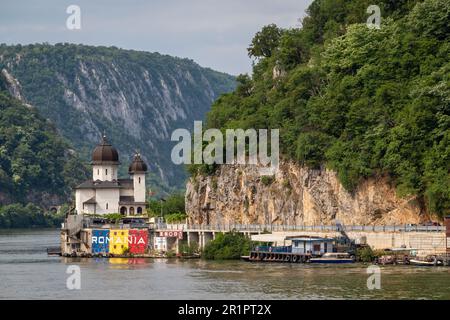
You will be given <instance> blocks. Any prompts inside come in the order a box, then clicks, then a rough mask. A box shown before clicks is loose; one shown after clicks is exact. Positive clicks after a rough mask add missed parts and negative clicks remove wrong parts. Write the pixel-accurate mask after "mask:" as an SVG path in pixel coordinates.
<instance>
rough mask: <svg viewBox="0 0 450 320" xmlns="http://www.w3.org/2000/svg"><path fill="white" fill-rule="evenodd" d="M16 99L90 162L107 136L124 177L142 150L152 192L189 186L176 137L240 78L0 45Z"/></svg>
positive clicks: (179, 64)
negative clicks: (175, 154) (174, 153)
mask: <svg viewBox="0 0 450 320" xmlns="http://www.w3.org/2000/svg"><path fill="white" fill-rule="evenodd" d="M2 69H3V70H4V73H5V72H6V74H7V75H8V76H9V78H10V81H11V82H12V83H13V84H15V85H14V87H15V90H14V92H15V93H16V95H21V96H22V98H23V99H24V100H25V101H27V102H29V103H30V104H32V105H34V106H35V107H36V108H37V109H38V110H39V112H40V113H41V114H42V115H43V116H44V117H45V118H48V119H50V120H51V121H52V122H53V123H54V124H55V125H56V127H57V129H58V131H59V132H60V133H61V134H62V135H63V137H65V138H66V139H67V140H69V141H70V142H71V143H72V144H73V146H74V147H75V149H76V150H77V151H79V152H80V153H81V155H82V156H83V158H84V160H85V162H86V163H87V162H88V161H89V157H90V154H91V152H92V149H93V147H94V146H95V145H96V144H97V143H98V142H99V140H100V137H101V134H102V133H103V132H105V133H106V134H107V135H108V137H109V140H110V142H111V143H112V144H113V145H114V146H116V147H117V148H118V150H119V152H120V156H121V162H122V164H123V165H122V167H121V174H122V175H126V172H127V166H128V164H129V161H130V158H131V156H132V154H133V152H134V151H135V150H136V149H140V152H141V153H142V155H143V157H144V158H145V160H146V162H147V163H148V165H149V168H150V170H149V171H150V185H151V186H152V188H153V190H155V189H158V186H159V189H160V190H161V189H164V190H166V191H168V190H171V189H179V188H182V187H184V181H185V177H186V174H185V172H184V168H183V167H180V166H175V165H173V164H172V162H171V161H170V160H168V159H170V151H171V148H172V145H171V143H170V136H171V133H172V131H173V130H175V129H177V128H186V129H191V128H192V127H193V123H194V120H202V119H204V116H205V113H206V112H207V111H208V110H209V109H210V107H211V104H212V102H213V101H214V100H215V99H216V98H217V97H218V96H219V95H220V94H222V93H225V92H229V91H231V90H233V89H234V87H235V80H234V77H232V76H230V75H227V74H223V73H219V72H215V71H213V70H210V69H207V68H202V67H200V66H199V65H197V64H196V63H194V62H193V61H191V60H188V59H179V58H173V57H170V56H166V55H161V54H158V53H148V52H139V51H132V50H121V49H118V48H115V47H108V48H107V47H91V46H83V45H73V44H56V45H54V46H53V45H48V44H36V45H27V46H21V45H16V46H7V45H0V70H2Z"/></svg>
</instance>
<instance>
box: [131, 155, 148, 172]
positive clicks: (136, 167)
mask: <svg viewBox="0 0 450 320" xmlns="http://www.w3.org/2000/svg"><path fill="white" fill-rule="evenodd" d="M143 172H147V165H146V164H145V162H144V160H142V159H141V155H140V154H139V153H136V154H135V155H134V159H133V162H132V163H131V164H130V166H129V168H128V173H130V174H133V173H143Z"/></svg>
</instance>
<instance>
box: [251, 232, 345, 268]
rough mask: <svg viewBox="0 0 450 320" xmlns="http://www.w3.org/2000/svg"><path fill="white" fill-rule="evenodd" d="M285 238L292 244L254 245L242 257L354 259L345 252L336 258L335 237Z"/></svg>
mask: <svg viewBox="0 0 450 320" xmlns="http://www.w3.org/2000/svg"><path fill="white" fill-rule="evenodd" d="M286 240H287V241H290V242H291V243H292V244H291V245H290V246H256V247H255V248H254V249H253V250H252V251H251V252H250V255H249V256H248V257H243V259H245V260H247V259H248V261H252V262H288V263H309V262H315V263H349V262H353V261H354V259H352V258H351V257H350V255H349V254H346V253H344V254H345V255H346V258H345V259H337V258H338V255H336V254H335V253H334V252H335V250H336V248H335V246H334V242H335V239H332V238H320V237H307V236H298V237H287V238H286ZM330 254H331V255H332V256H331V258H330ZM324 256H327V257H328V259H325V260H324V259H322V257H324ZM320 259H322V260H320ZM344 260H345V261H344ZM328 261H329V262H328Z"/></svg>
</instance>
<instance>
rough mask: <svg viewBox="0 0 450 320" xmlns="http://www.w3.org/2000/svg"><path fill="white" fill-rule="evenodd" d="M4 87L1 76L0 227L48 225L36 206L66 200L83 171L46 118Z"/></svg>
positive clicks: (51, 223) (83, 168)
mask: <svg viewBox="0 0 450 320" xmlns="http://www.w3.org/2000/svg"><path fill="white" fill-rule="evenodd" d="M6 89H7V85H6V82H5V81H4V80H3V79H2V78H0V227H25V226H28V225H30V226H31V225H40V226H50V225H53V224H54V222H53V220H52V219H51V218H48V217H46V216H45V215H44V213H43V212H42V209H39V207H37V206H41V207H45V206H46V205H48V203H49V202H51V200H50V199H58V203H64V202H65V201H69V200H70V195H71V188H72V187H73V186H75V185H76V184H78V183H79V182H80V181H81V180H84V179H85V178H86V177H87V170H86V168H85V167H84V166H82V165H81V166H80V163H81V161H80V159H79V158H78V157H77V155H76V154H75V153H74V152H72V151H71V150H70V148H69V144H68V143H67V142H66V141H64V140H63V139H62V138H61V137H60V136H59V135H58V133H57V131H56V129H55V128H54V126H53V125H52V124H51V123H50V122H49V121H47V120H46V119H44V118H42V117H41V116H40V115H39V114H38V112H37V110H36V109H35V108H33V107H30V106H26V105H24V104H23V103H22V102H20V101H19V100H17V99H14V98H13V97H11V95H10V94H9V93H8V91H7V90H6ZM29 202H31V203H34V204H35V205H27V204H28V203H29ZM2 206H3V207H2ZM17 215H20V216H22V218H23V219H22V218H21V219H22V220H23V221H22V220H21V221H18V220H17V219H15V217H16V216H17ZM19 220H20V219H19Z"/></svg>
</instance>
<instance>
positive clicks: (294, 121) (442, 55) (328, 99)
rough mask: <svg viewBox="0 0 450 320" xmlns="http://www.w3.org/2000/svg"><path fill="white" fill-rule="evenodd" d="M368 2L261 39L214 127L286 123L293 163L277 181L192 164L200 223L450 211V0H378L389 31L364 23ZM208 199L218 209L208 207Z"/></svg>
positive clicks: (321, 9) (336, 6)
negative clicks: (248, 72) (250, 66)
mask: <svg viewBox="0 0 450 320" xmlns="http://www.w3.org/2000/svg"><path fill="white" fill-rule="evenodd" d="M369 4H370V2H369V1H365V0H364V1H361V0H348V1H336V0H315V1H313V2H312V3H311V5H310V7H309V8H308V10H307V16H306V17H305V18H304V19H303V20H302V27H301V28H298V29H288V30H284V29H281V28H278V27H277V26H275V25H269V26H266V27H264V28H263V29H262V30H261V31H260V32H258V33H257V34H256V35H255V37H254V39H253V41H252V42H251V45H250V48H249V55H250V56H252V57H254V58H255V61H256V63H255V66H254V68H253V74H252V77H250V76H240V77H238V78H237V81H238V86H237V88H236V90H235V91H234V92H233V93H231V94H227V95H224V96H222V97H220V98H219V99H218V100H217V101H216V102H215V103H214V104H213V106H212V109H211V111H210V112H209V113H208V115H207V125H206V126H205V127H207V128H220V129H221V130H225V129H238V128H241V129H244V130H245V129H252V128H253V129H279V133H280V141H279V142H280V152H281V153H282V155H283V157H284V159H287V161H288V162H285V163H284V165H283V167H282V170H281V171H280V173H279V174H278V176H277V177H276V180H275V181H274V182H273V183H272V184H270V182H271V181H270V180H271V179H270V178H267V177H266V178H264V179H260V180H259V177H258V176H256V175H255V174H254V173H252V172H253V171H252V169H251V168H242V169H237V168H235V167H229V166H227V165H223V166H211V165H209V166H208V165H199V166H197V167H192V170H190V171H191V172H192V173H193V174H194V176H196V178H195V180H194V181H193V182H191V183H190V184H189V185H188V193H187V197H186V201H187V207H188V212H189V213H190V214H191V216H192V219H193V220H194V221H197V222H200V221H205V219H206V218H207V215H206V213H207V212H209V213H210V219H209V220H210V222H218V221H220V220H225V221H230V222H233V221H236V222H264V223H271V222H272V221H275V223H289V224H291V223H316V224H318V223H329V222H331V221H333V220H335V219H337V220H341V221H343V222H345V223H358V224H359V223H364V224H366V223H403V222H417V221H419V220H421V219H427V218H428V216H427V215H431V214H433V215H436V216H438V217H439V218H443V217H444V216H446V215H448V214H450V81H449V74H450V73H449V70H450V62H449V59H448V57H449V56H450V46H449V43H450V42H449V40H450V33H449V32H448V26H447V25H448V23H446V22H447V21H448V20H449V19H450V2H449V1H446V0H412V1H389V0H382V1H379V2H378V5H379V6H380V10H381V15H382V20H381V21H382V23H381V25H380V26H379V28H373V27H371V26H370V25H369V26H368V25H367V24H366V21H367V17H368V16H367V14H366V12H367V7H368V6H369ZM227 151H228V150H227ZM216 167H217V168H218V169H217V171H215V169H216ZM320 168H322V169H320ZM323 168H329V170H325V169H323ZM205 174H211V175H212V176H211V177H206V176H205ZM380 177H382V178H380ZM227 184H228V185H227ZM266 184H267V185H266ZM216 185H217V189H216V188H214V186H216ZM287 186H290V187H287ZM397 195H398V196H397ZM209 199H211V207H214V206H215V208H216V209H214V210H211V211H208V210H204V209H205V208H203V206H205V204H207V203H208V202H209ZM213 202H214V203H213ZM220 212H221V213H222V215H221V214H219V213H220ZM206 220H208V219H206Z"/></svg>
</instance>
